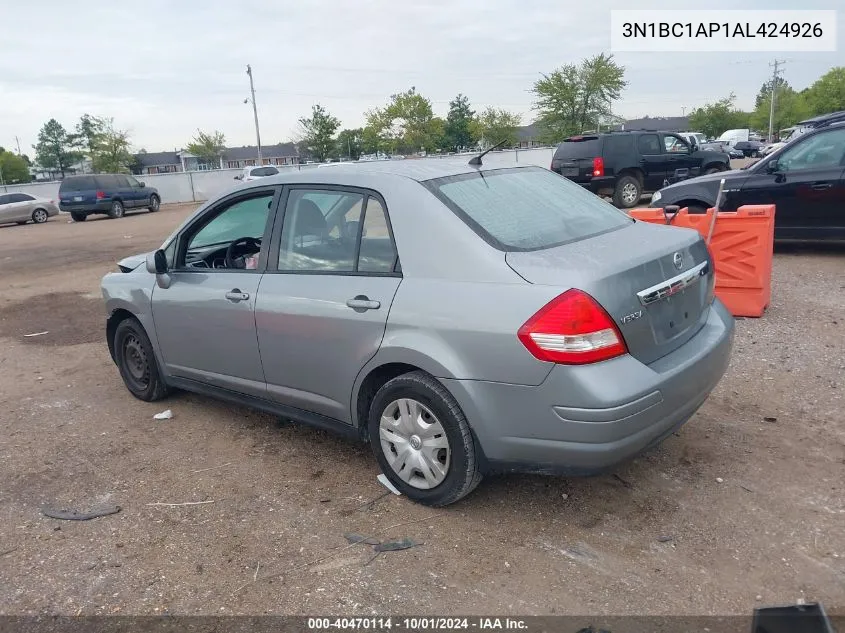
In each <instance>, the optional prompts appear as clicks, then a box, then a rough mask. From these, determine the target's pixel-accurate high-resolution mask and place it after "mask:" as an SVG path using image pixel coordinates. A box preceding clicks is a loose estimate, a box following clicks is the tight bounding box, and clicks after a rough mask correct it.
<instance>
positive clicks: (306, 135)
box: [299, 103, 340, 163]
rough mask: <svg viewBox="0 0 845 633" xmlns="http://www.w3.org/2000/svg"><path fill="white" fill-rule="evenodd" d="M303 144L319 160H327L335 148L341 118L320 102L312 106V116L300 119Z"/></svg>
mask: <svg viewBox="0 0 845 633" xmlns="http://www.w3.org/2000/svg"><path fill="white" fill-rule="evenodd" d="M299 127H300V136H301V137H302V138H301V141H300V142H301V143H302V146H303V147H304V148H305V150H306V151H307V152H308V153H309V154H310V155H312V156H313V157H314V158H315V159H316V160H317V161H319V162H321V163H322V162H325V161H326V159H327V158H329V156H330V155H331V153H332V150H333V149H334V148H335V133H336V132H337V129H338V128H339V127H340V120H339V119H337V118H336V117H333V116H332V115H331V114H329V113H328V112H327V111H326V109H325V108H324V107H323V106H321V105H320V104H319V103H318V104H316V105H315V106H313V107H312V108H311V118H305V117H303V118H301V119H299Z"/></svg>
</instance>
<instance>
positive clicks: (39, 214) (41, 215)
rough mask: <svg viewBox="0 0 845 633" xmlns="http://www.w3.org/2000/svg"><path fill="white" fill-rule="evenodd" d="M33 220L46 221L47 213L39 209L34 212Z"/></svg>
mask: <svg viewBox="0 0 845 633" xmlns="http://www.w3.org/2000/svg"><path fill="white" fill-rule="evenodd" d="M35 221H36V222H46V221H47V213H46V212H45V211H42V210H41V209H39V210H38V211H36V212H35Z"/></svg>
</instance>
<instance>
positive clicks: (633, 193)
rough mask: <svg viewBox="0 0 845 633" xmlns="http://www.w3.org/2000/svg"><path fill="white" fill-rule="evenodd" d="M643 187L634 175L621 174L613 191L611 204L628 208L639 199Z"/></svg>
mask: <svg viewBox="0 0 845 633" xmlns="http://www.w3.org/2000/svg"><path fill="white" fill-rule="evenodd" d="M642 195H643V187H642V185H641V184H640V181H639V180H638V179H636V178H634V176H622V177H621V178H619V180H618V181H617V182H616V189H614V191H613V204H614V205H616V206H617V207H618V208H620V209H630V208H631V207H633V206H635V205H636V204H637V203H638V202H639V201H640V196H642Z"/></svg>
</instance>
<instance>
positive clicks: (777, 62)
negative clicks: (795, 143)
mask: <svg viewBox="0 0 845 633" xmlns="http://www.w3.org/2000/svg"><path fill="white" fill-rule="evenodd" d="M785 63H786V61H785V60H783V59H776V60H775V61H773V62H772V63H771V64H769V66H772V67H773V68H774V70H773V71H772V96H771V98H770V99H769V143H771V142H772V139H773V138H774V137H773V136H772V133H773V132H772V126H773V125H774V122H775V94H776V91H777V84H778V75H780V73H782V72H783V69H778V67H779V66H782V65H783V64H785Z"/></svg>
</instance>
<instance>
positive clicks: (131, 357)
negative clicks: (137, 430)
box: [114, 318, 170, 402]
mask: <svg viewBox="0 0 845 633" xmlns="http://www.w3.org/2000/svg"><path fill="white" fill-rule="evenodd" d="M114 356H115V362H116V363H117V367H118V369H119V370H120V377H121V378H123V384H125V385H126V388H127V389H128V390H129V393H131V394H132V395H133V396H135V397H136V398H138V399H139V400H144V401H146V402H153V401H154V400H161V399H162V398H164V397H165V396H166V395H167V394H168V393H170V389H169V388H168V386H167V385H166V384H165V382H164V378H163V377H162V375H161V372H160V371H159V368H158V363H157V362H156V358H155V354H154V353H153V346H152V344H151V343H150V339H149V337H148V336H147V333H146V332H145V331H144V328H143V326H142V325H141V324H140V323H139V322H138V321H137V320H135V319H134V318H127V319H125V320H123V321H121V322H120V323H119V324H118V326H117V328H115V331H114Z"/></svg>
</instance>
